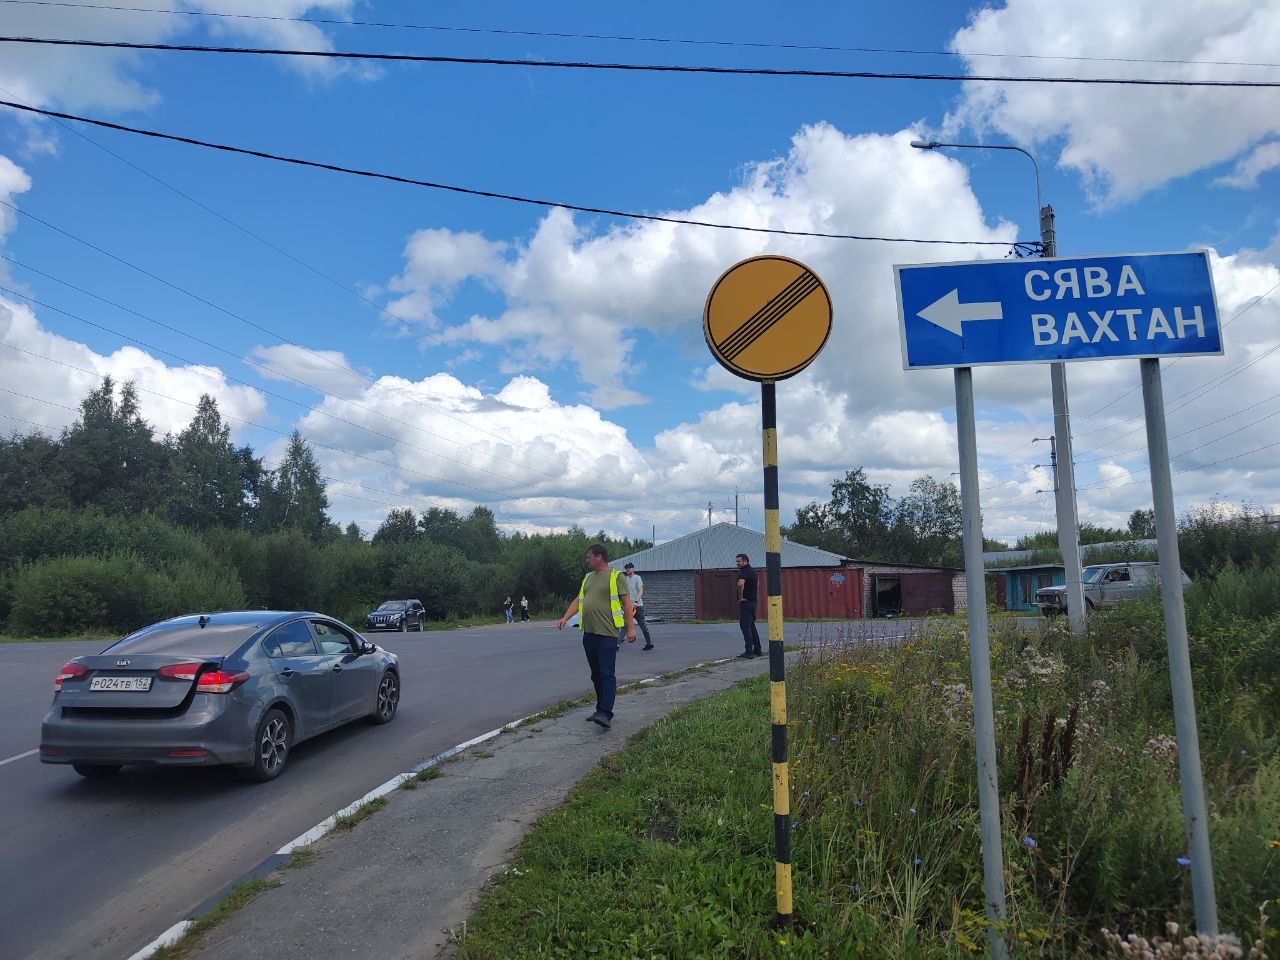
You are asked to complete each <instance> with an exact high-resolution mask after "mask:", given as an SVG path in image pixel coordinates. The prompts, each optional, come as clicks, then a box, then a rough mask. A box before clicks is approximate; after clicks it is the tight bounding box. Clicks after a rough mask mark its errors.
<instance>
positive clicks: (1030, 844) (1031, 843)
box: [1022, 836, 1040, 850]
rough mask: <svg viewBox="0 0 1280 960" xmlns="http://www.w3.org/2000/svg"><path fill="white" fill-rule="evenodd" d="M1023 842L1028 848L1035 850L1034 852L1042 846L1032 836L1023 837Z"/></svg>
mask: <svg viewBox="0 0 1280 960" xmlns="http://www.w3.org/2000/svg"><path fill="white" fill-rule="evenodd" d="M1022 842H1023V843H1025V844H1026V845H1027V846H1028V847H1030V848H1031V849H1033V850H1034V849H1035V848H1036V847H1038V846H1040V844H1038V843H1036V838H1035V837H1030V836H1028V837H1023V838H1022Z"/></svg>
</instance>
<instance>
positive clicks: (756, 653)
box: [751, 650, 764, 657]
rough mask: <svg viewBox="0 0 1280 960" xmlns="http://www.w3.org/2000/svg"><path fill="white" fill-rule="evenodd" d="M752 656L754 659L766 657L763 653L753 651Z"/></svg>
mask: <svg viewBox="0 0 1280 960" xmlns="http://www.w3.org/2000/svg"><path fill="white" fill-rule="evenodd" d="M751 655H752V656H753V657H763V656H764V654H763V653H761V652H760V651H759V650H752V651H751Z"/></svg>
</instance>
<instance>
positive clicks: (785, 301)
mask: <svg viewBox="0 0 1280 960" xmlns="http://www.w3.org/2000/svg"><path fill="white" fill-rule="evenodd" d="M812 276H813V275H812V274H810V273H807V272H806V273H802V274H800V275H799V276H798V277H796V278H795V279H794V280H792V281H791V282H790V283H789V284H787V285H786V286H785V287H783V288H782V290H780V291H779V292H778V293H777V294H775V295H774V296H773V297H772V298H770V300H769V302H768V303H766V304H765V305H764V306H763V307H761V308H760V309H759V310H757V311H756V312H755V313H753V314H752V315H751V316H750V317H748V318H747V319H746V320H745V321H744V322H743V323H742V325H741V326H739V327H738V329H736V330H734V331H733V333H731V334H729V335H728V336H727V337H725V338H724V342H723V343H721V344H720V349H721V350H722V351H723V352H724V354H725V356H729V355H730V354H731V353H740V352H741V351H742V350H743V349H745V348H746V347H747V346H748V345H749V344H750V343H751V341H752V340H754V339H755V338H756V337H757V336H758V335H759V333H760V332H762V330H763V328H765V327H767V326H769V324H770V318H771V317H773V316H774V314H775V313H776V312H777V311H778V310H780V309H781V310H782V311H783V312H784V313H785V312H786V310H789V309H790V306H791V305H793V304H794V303H795V302H798V301H796V299H795V298H796V295H797V294H798V293H800V291H802V290H803V289H804V287H805V286H806V284H807V281H808V278H810V277H812ZM730 359H732V357H730Z"/></svg>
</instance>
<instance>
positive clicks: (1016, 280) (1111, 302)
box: [893, 251, 1223, 957]
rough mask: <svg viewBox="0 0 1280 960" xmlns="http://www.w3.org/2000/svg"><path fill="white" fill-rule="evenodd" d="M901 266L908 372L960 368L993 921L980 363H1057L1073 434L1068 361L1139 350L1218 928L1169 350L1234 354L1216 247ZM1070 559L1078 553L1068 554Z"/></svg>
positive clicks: (994, 802)
mask: <svg viewBox="0 0 1280 960" xmlns="http://www.w3.org/2000/svg"><path fill="white" fill-rule="evenodd" d="M893 269H894V278H895V280H896V284H897V288H898V324H899V327H898V329H899V334H900V336H901V339H902V365H903V367H904V368H905V369H907V370H915V369H937V368H940V367H941V368H945V367H952V368H955V382H956V434H957V439H958V442H959V448H960V494H961V498H962V502H963V510H964V552H965V577H966V580H967V582H968V600H969V652H970V657H971V659H972V661H973V663H972V671H973V722H974V733H975V736H976V739H977V751H978V797H979V804H980V808H981V815H982V849H983V879H984V889H985V892H986V896H987V916H988V919H989V920H990V921H991V922H992V923H993V924H997V923H998V922H999V921H1000V920H1001V919H1002V918H1003V915H1004V889H1003V887H1004V884H1003V875H1002V870H1001V864H1002V859H1003V857H1002V851H1001V848H1000V819H999V817H1000V812H999V793H998V789H997V783H996V770H995V734H994V719H993V713H992V697H991V664H990V655H989V650H988V639H987V629H988V625H987V610H986V590H985V587H986V580H985V578H986V573H985V570H984V569H983V566H982V554H981V551H982V527H981V515H980V512H979V508H980V505H979V497H978V458H977V446H976V439H975V430H974V412H973V386H972V371H971V370H970V367H973V366H976V365H979V364H1005V363H1050V364H1053V366H1054V371H1053V385H1054V394H1055V403H1054V412H1055V419H1057V417H1058V416H1060V417H1061V421H1060V423H1059V426H1061V427H1063V428H1064V429H1063V432H1064V433H1065V432H1066V431H1065V427H1066V414H1067V410H1066V379H1065V367H1064V366H1063V363H1064V362H1069V361H1078V360H1107V359H1115V358H1120V357H1131V358H1137V359H1139V360H1140V361H1141V364H1142V394H1143V401H1144V404H1145V407H1146V420H1147V452H1148V456H1149V457H1150V461H1151V488H1152V499H1153V502H1154V506H1155V515H1156V534H1157V541H1158V546H1159V551H1160V584H1161V599H1162V602H1163V604H1164V616H1165V635H1166V639H1167V641H1168V645H1169V674H1170V679H1171V681H1172V684H1173V700H1174V720H1175V724H1176V729H1177V734H1178V764H1179V769H1180V772H1181V778H1182V807H1183V814H1184V816H1185V818H1186V828H1187V836H1188V841H1189V845H1190V854H1191V871H1192V876H1191V880H1192V892H1193V894H1194V897H1195V908H1196V924H1197V927H1198V929H1199V931H1200V932H1201V933H1209V934H1212V933H1216V932H1217V929H1218V916H1217V906H1216V904H1215V901H1214V890H1213V866H1212V862H1211V858H1210V851H1209V832H1208V823H1207V820H1206V806H1205V798H1204V782H1203V779H1202V775H1201V769H1200V745H1199V740H1198V737H1197V733H1196V718H1195V700H1194V697H1193V695H1192V689H1191V661H1190V657H1189V655H1188V652H1187V623H1186V611H1185V610H1184V608H1183V603H1182V565H1181V563H1180V562H1179V558H1178V528H1177V521H1176V518H1175V516H1174V509H1173V487H1172V484H1171V482H1170V470H1169V444H1168V437H1167V434H1166V430H1165V420H1164V398H1163V394H1162V392H1161V385H1160V359H1159V358H1161V357H1174V356H1178V357H1187V356H1217V355H1221V354H1222V352H1223V346H1222V327H1221V325H1220V321H1219V315H1218V306H1217V300H1216V298H1215V296H1214V290H1213V276H1212V274H1211V273H1210V271H1209V257H1208V254H1207V253H1205V252H1203V251H1194V252H1189V253H1136V254H1120V255H1109V256H1099V257H1075V258H1070V259H1065V258H1064V259H1052V260H1013V261H1010V260H979V261H964V262H961V263H942V264H912V265H907V266H896V267H894V268H893ZM1059 400H1060V401H1061V402H1059ZM1057 452H1058V457H1059V459H1060V460H1063V459H1065V460H1067V462H1070V457H1071V447H1070V442H1069V440H1068V442H1067V443H1061V442H1060V445H1059V447H1058V451H1057ZM1060 486H1062V485H1061V484H1060ZM1074 493H1075V491H1074V490H1062V491H1060V496H1061V497H1074ZM1060 509H1061V502H1060ZM1072 526H1074V524H1072ZM1060 527H1061V524H1060ZM1063 546H1064V550H1067V549H1070V544H1064V545H1063ZM1063 559H1064V560H1068V561H1069V560H1070V559H1072V558H1069V557H1067V556H1064V557H1063ZM1076 559H1078V555H1077V558H1076ZM992 930H993V936H992V938H991V943H990V946H991V955H992V957H1003V956H1004V955H1005V952H1006V950H1007V947H1006V945H1005V943H1004V940H1003V937H999V936H995V935H994V934H995V933H996V928H995V927H994V926H993V928H992Z"/></svg>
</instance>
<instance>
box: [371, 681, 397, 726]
mask: <svg viewBox="0 0 1280 960" xmlns="http://www.w3.org/2000/svg"><path fill="white" fill-rule="evenodd" d="M399 707H400V678H399V677H398V676H396V674H395V671H394V670H387V671H384V672H383V674H382V679H381V680H379V681H378V699H377V702H376V703H375V704H374V707H373V714H372V715H371V716H370V717H369V719H370V720H372V721H373V722H374V723H390V722H391V721H392V720H394V719H395V717H396V710H398V709H399Z"/></svg>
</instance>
